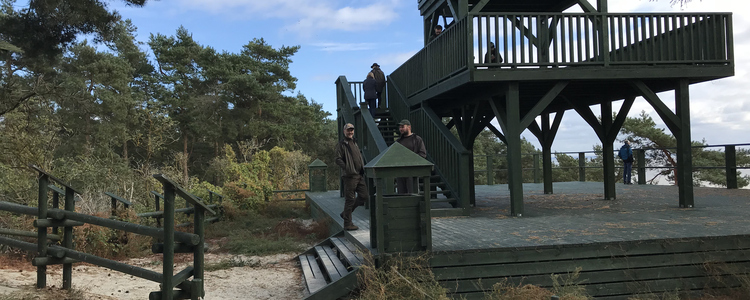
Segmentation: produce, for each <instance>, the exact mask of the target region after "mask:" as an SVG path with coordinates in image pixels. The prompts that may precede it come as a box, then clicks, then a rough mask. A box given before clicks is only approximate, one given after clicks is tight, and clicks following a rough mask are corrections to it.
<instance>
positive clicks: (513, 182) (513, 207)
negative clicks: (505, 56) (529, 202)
mask: <svg viewBox="0 0 750 300" xmlns="http://www.w3.org/2000/svg"><path fill="white" fill-rule="evenodd" d="M519 92H520V91H519V84H518V82H512V83H510V84H509V85H508V93H507V97H506V98H505V111H506V114H505V115H504V116H505V117H504V118H503V119H505V123H506V124H505V126H506V128H507V131H505V130H504V132H505V138H506V139H507V140H508V175H509V176H508V180H509V182H508V183H509V185H508V187H509V189H510V214H511V215H512V216H516V217H521V216H523V213H524V211H523V177H522V175H523V165H522V164H521V131H522V130H523V127H521V112H520V103H521V99H520V98H521V97H520V93H519ZM496 106H497V105H496Z"/></svg>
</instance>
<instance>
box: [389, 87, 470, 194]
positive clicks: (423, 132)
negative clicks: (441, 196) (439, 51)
mask: <svg viewBox="0 0 750 300" xmlns="http://www.w3.org/2000/svg"><path fill="white" fill-rule="evenodd" d="M387 82H388V84H389V85H391V86H390V87H389V90H390V91H391V93H390V94H389V95H388V96H389V98H390V102H389V103H390V107H389V109H390V112H391V116H393V118H395V119H396V120H402V119H409V121H410V122H411V123H412V129H413V130H414V132H415V133H417V134H418V135H419V136H421V137H422V139H423V140H424V143H425V148H426V149H427V158H428V159H429V160H430V161H431V162H432V163H433V164H435V171H436V172H437V173H438V174H439V175H441V176H442V177H443V178H444V179H445V181H446V184H447V185H448V189H450V190H451V191H452V192H453V193H454V195H455V196H456V198H458V201H459V203H460V205H459V206H460V207H462V208H468V207H469V201H470V200H469V199H470V189H471V188H472V187H471V186H470V185H471V183H470V182H469V176H472V175H471V174H470V172H469V170H470V169H469V168H470V165H469V164H470V163H471V153H470V152H469V151H468V150H466V148H464V147H463V145H461V142H460V141H459V140H458V139H457V138H456V137H455V136H454V135H453V134H452V133H451V132H450V131H449V130H448V128H446V127H445V125H444V124H443V123H442V121H441V120H440V117H438V116H437V114H435V112H433V111H432V109H430V108H429V107H427V106H426V105H423V106H422V107H420V108H418V109H415V110H411V109H410V108H409V106H408V105H407V103H406V99H405V97H404V95H403V93H402V92H401V90H400V88H399V87H398V86H396V85H395V84H393V83H392V82H393V81H392V80H390V77H389V80H388V81H387Z"/></svg>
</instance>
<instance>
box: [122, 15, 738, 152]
mask: <svg viewBox="0 0 750 300" xmlns="http://www.w3.org/2000/svg"><path fill="white" fill-rule="evenodd" d="M590 2H591V3H592V4H594V5H595V2H596V1H590ZM669 2H670V1H669V0H659V1H656V2H651V1H646V0H616V1H609V11H610V12H680V11H683V12H732V13H733V23H734V26H733V28H734V45H735V62H736V68H735V76H734V77H731V78H726V79H721V80H717V81H713V82H708V83H702V84H697V85H692V86H691V88H690V95H691V104H690V105H691V122H692V136H693V140H701V139H705V140H706V142H707V143H709V144H726V143H745V142H750V134H748V133H750V129H748V127H749V126H748V124H749V123H750V91H748V89H747V88H746V87H747V86H750V78H747V73H748V69H749V66H750V58H748V56H746V55H744V54H745V53H748V52H750V31H749V30H748V29H750V10H748V9H746V8H745V5H746V0H702V1H699V0H693V1H692V2H690V3H689V4H688V5H687V6H686V7H683V8H681V7H679V6H671V5H670V3H669ZM111 8H113V9H116V10H118V11H119V12H120V13H121V14H122V15H123V16H124V17H125V18H128V19H131V20H132V21H133V24H134V25H135V26H136V27H138V39H139V40H140V41H142V42H144V43H145V42H147V41H148V38H149V35H150V34H151V33H154V34H156V33H161V34H165V35H174V34H175V32H176V30H177V28H178V27H179V26H184V27H185V28H187V30H188V31H189V32H191V33H192V34H193V38H194V39H195V40H196V41H198V42H199V43H201V44H202V45H206V46H211V47H213V48H215V49H217V50H219V51H221V50H226V51H229V52H239V51H240V49H241V47H242V45H245V44H247V42H249V41H250V40H252V39H253V38H263V39H265V41H266V42H267V43H268V44H270V45H272V46H274V47H275V48H278V47H281V46H296V45H299V46H301V48H300V50H299V52H298V53H297V54H296V55H295V56H293V57H292V60H293V63H292V65H291V67H290V69H291V72H292V75H293V76H295V77H296V78H297V79H298V82H297V89H296V90H295V91H294V93H295V94H296V93H297V92H299V93H301V94H303V95H305V96H306V97H307V98H308V99H312V100H314V101H315V102H318V103H321V104H322V105H323V109H324V110H326V111H328V112H331V113H332V114H333V115H332V117H333V118H335V111H336V93H335V85H334V82H335V80H336V79H337V78H338V76H341V75H344V76H346V77H347V79H348V80H350V81H361V80H364V78H365V75H366V74H367V72H369V70H370V65H371V64H372V63H373V62H377V63H379V64H380V65H381V68H382V69H383V71H384V72H385V73H386V74H390V73H391V72H392V71H393V70H394V69H396V68H397V67H398V66H400V65H401V64H402V63H403V62H404V61H406V60H407V59H408V58H409V57H411V56H412V55H413V54H414V53H416V52H417V51H419V50H420V49H421V48H422V45H423V41H422V17H421V16H420V15H419V10H418V9H417V1H416V0H369V1H363V0H350V1H343V0H317V1H310V0H274V1H269V0H161V1H148V2H147V4H146V6H145V7H143V8H131V7H126V6H124V5H121V4H119V3H116V2H115V3H112V5H111ZM743 8H744V9H743ZM576 11H577V10H576ZM143 48H144V49H146V48H147V47H146V46H145V45H144V46H143ZM659 96H660V97H661V98H662V100H663V101H664V102H665V103H666V104H667V105H668V106H669V107H671V108H674V96H673V94H671V93H662V94H660V95H659ZM619 104H620V103H619V102H618V103H616V104H615V105H614V107H613V108H614V109H615V111H617V110H619ZM593 110H594V113H595V114H599V109H598V108H593ZM642 110H644V111H646V112H647V113H649V114H650V115H651V116H652V118H654V120H655V121H656V122H657V123H658V124H660V127H662V128H665V126H663V122H661V120H660V119H659V118H658V116H657V115H656V113H655V112H654V110H653V109H652V108H651V107H650V105H648V104H647V103H646V101H645V100H643V99H640V98H639V99H637V100H636V102H635V105H634V106H633V108H632V109H631V111H630V115H632V116H634V115H637V114H639V113H640V112H641V111H642ZM524 136H525V137H526V139H528V140H529V141H531V142H533V143H534V144H535V145H537V147H539V144H538V143H537V142H536V138H534V136H533V135H532V134H530V133H529V132H528V131H526V132H525V133H524ZM595 144H599V141H598V139H597V138H596V135H595V134H594V133H593V130H591V128H589V126H588V125H587V124H586V123H585V122H584V121H583V120H582V119H581V118H580V117H579V116H577V114H575V113H574V112H573V111H569V112H568V113H566V114H565V117H564V118H563V122H562V124H561V128H560V131H559V133H558V136H557V138H556V140H555V143H554V144H553V146H552V150H553V151H560V152H563V151H587V150H591V149H592V147H593V145H595Z"/></svg>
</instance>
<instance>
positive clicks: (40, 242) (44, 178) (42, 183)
mask: <svg viewBox="0 0 750 300" xmlns="http://www.w3.org/2000/svg"><path fill="white" fill-rule="evenodd" d="M48 184H49V175H47V174H44V173H42V172H39V202H38V209H39V215H38V217H39V220H42V219H47V191H48V187H47V185H48ZM37 230H39V231H38V233H37V238H36V240H37V252H38V253H37V257H46V256H47V227H39V228H38V229H37ZM46 286H47V265H42V266H37V267H36V287H37V288H39V289H41V288H43V287H46Z"/></svg>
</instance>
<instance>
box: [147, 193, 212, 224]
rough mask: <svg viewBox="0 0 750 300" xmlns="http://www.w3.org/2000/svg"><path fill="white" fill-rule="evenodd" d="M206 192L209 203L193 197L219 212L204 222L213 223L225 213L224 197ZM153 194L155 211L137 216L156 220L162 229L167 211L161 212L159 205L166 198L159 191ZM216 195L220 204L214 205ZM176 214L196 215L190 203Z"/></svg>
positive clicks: (176, 211) (186, 203) (176, 210)
mask: <svg viewBox="0 0 750 300" xmlns="http://www.w3.org/2000/svg"><path fill="white" fill-rule="evenodd" d="M206 191H208V200H207V201H203V199H201V198H200V197H198V196H195V195H194V196H193V197H195V198H196V199H197V200H199V201H201V202H204V203H205V204H206V207H208V208H210V209H213V210H215V211H216V212H217V213H216V215H215V216H213V217H211V218H206V219H205V220H204V222H206V223H213V222H216V221H219V219H221V212H222V211H223V209H222V207H221V203H222V201H223V199H224V196H222V195H220V194H217V193H215V192H213V191H211V190H208V189H207V190H206ZM151 194H152V195H154V208H155V210H154V211H151V212H145V213H139V214H136V216H137V217H139V218H154V219H155V220H156V226H157V227H161V219H162V218H164V214H165V211H163V210H160V206H161V205H159V203H160V202H164V196H163V195H162V194H159V193H158V192H157V191H151ZM214 195H215V196H216V200H217V202H218V204H214ZM174 212H175V213H182V214H185V215H186V216H190V215H191V214H193V213H195V208H194V207H193V206H192V205H191V204H190V202H188V201H186V202H185V207H184V208H177V209H175V210H174ZM191 225H193V222H184V223H180V224H177V225H175V227H187V226H191Z"/></svg>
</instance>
